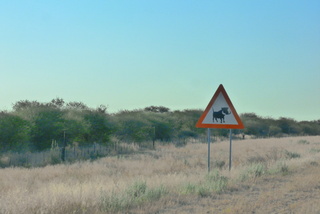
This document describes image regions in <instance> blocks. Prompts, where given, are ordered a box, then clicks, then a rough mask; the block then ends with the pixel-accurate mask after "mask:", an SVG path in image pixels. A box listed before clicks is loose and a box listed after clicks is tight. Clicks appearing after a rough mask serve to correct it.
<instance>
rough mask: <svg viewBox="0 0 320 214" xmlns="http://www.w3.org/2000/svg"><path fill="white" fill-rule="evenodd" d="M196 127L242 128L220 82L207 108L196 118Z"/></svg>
mask: <svg viewBox="0 0 320 214" xmlns="http://www.w3.org/2000/svg"><path fill="white" fill-rule="evenodd" d="M196 127H198V128H217V129H219V128H220V129H243V128H244V125H243V123H242V121H241V119H240V117H239V115H238V114H237V112H236V110H235V108H234V107H233V105H232V103H231V100H230V99H229V96H228V94H227V92H226V91H225V89H224V87H223V85H222V84H221V85H219V87H218V89H217V91H216V92H215V94H214V95H213V97H212V99H211V100H210V102H209V104H208V106H207V108H206V109H205V110H204V112H203V114H202V115H201V117H200V119H199V120H198V122H197V124H196Z"/></svg>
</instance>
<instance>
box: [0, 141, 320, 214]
mask: <svg viewBox="0 0 320 214" xmlns="http://www.w3.org/2000/svg"><path fill="white" fill-rule="evenodd" d="M228 158H229V142H228V141H221V142H217V143H214V144H212V146H211V166H212V173H210V174H209V175H208V173H207V145H206V144H202V143H190V144H187V145H186V146H185V147H182V148H176V147H174V146H173V145H167V146H159V147H158V148H157V149H156V150H155V151H145V152H143V153H139V154H131V155H124V156H118V157H106V158H102V159H99V160H97V161H94V162H81V163H74V164H69V165H68V164H67V165H63V164H61V165H55V166H46V167H43V168H31V169H25V168H5V169H0V192H1V194H0V213H116V212H119V213H126V212H129V213H130V212H131V213H155V212H159V211H161V212H163V213H171V211H172V213H174V212H175V213H183V212H180V211H181V210H176V209H178V208H179V207H180V208H181V207H183V204H184V203H186V204H188V203H191V204H192V201H193V200H195V199H197V200H200V199H201V200H208V201H211V203H212V200H214V198H215V197H218V196H219V195H220V196H219V197H222V196H221V195H223V194H231V195H233V194H234V196H233V197H234V198H235V199H237V200H235V201H234V202H233V206H232V207H230V206H227V205H226V207H224V205H222V204H221V205H218V206H217V207H220V206H221V207H224V208H221V209H220V208H219V209H220V210H214V209H211V208H210V210H211V211H212V213H217V212H222V213H223V212H224V213H237V212H238V213H241V212H242V211H252V210H253V209H255V207H257V206H261V204H262V203H264V202H265V201H266V200H269V199H270V200H272V197H273V195H272V194H273V193H271V192H268V191H265V192H266V194H267V195H263V194H262V196H261V198H257V201H256V203H255V204H253V203H250V202H251V200H252V199H251V197H239V198H237V197H238V196H237V193H233V192H234V191H235V192H239V191H240V192H241V191H242V189H246V186H251V187H252V185H253V184H256V183H259V182H263V179H262V178H268V179H271V180H272V179H275V180H277V179H278V178H279V177H280V178H281V177H282V176H291V175H293V174H294V173H296V172H297V173H298V172H299V170H300V169H303V168H310V167H313V168H312V169H317V170H319V173H318V174H317V173H316V172H314V171H315V170H311V171H310V172H309V171H308V172H309V173H308V174H307V175H305V176H302V175H301V176H300V177H299V176H298V177H297V179H298V181H294V182H292V183H291V184H288V185H287V186H285V187H283V188H285V189H284V190H283V191H285V192H289V193H290V191H293V192H294V191H296V190H297V188H298V189H299V188H300V189H303V190H305V189H310V188H313V187H319V190H318V191H320V181H319V175H320V167H319V165H320V137H319V136H314V137H309V136H303V137H288V138H271V139H248V140H237V141H233V168H232V170H231V171H230V172H229V170H228ZM314 176H318V177H314ZM251 187H250V188H251ZM248 188H249V187H248ZM290 188H291V189H290ZM297 191H298V190H297ZM268 194H269V195H268ZM188 198H189V199H188ZM222 202H223V201H222ZM298 202H299V203H301V201H300V200H299V201H298ZM203 203H204V202H203ZM292 204H294V203H292ZM292 204H291V205H292ZM306 204H308V202H306ZM295 206H296V208H295ZM307 206H308V207H304V208H303V204H300V205H299V204H296V205H292V207H291V209H292V210H293V211H295V209H296V210H298V207H299V209H300V210H302V211H305V210H306V211H308V212H309V213H316V211H317V212H319V211H320V205H318V204H315V205H314V204H312V205H310V203H309V205H307ZM185 207H188V206H187V205H186V206H185ZM194 207H195V205H194V206H193V208H190V209H187V208H186V211H185V212H184V213H193V211H195V208H194ZM169 208H170V209H169ZM202 209H204V208H203V207H202V208H199V209H198V210H197V211H198V212H201V211H204V210H202ZM170 210H171V211H170ZM188 211H190V212H188ZM207 211H208V210H207ZM271 212H272V210H271ZM209 213H210V212H209ZM262 213H263V212H262Z"/></svg>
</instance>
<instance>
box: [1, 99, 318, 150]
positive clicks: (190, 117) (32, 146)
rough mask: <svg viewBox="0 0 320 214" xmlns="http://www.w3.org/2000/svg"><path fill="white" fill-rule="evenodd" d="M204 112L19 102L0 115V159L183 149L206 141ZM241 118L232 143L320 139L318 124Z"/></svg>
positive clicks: (223, 133)
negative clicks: (161, 145)
mask: <svg viewBox="0 0 320 214" xmlns="http://www.w3.org/2000/svg"><path fill="white" fill-rule="evenodd" d="M202 111H203V110H199V109H196V110H183V111H171V110H170V109H169V108H166V107H163V106H149V107H146V108H144V109H137V110H132V111H128V110H124V111H120V112H117V113H114V114H109V113H108V112H107V108H106V107H105V106H104V105H100V106H98V107H97V108H95V109H93V108H89V107H88V106H86V105H85V104H84V103H82V102H69V103H65V102H64V100H63V99H61V98H56V99H53V100H51V101H50V102H48V103H40V102H37V101H28V100H22V101H18V102H16V103H15V104H13V108H12V111H10V112H7V111H2V112H0V153H4V152H39V151H46V150H48V149H50V148H52V144H53V143H55V144H56V145H57V146H58V147H60V148H62V147H65V146H74V145H75V144H76V145H77V146H93V145H94V144H99V145H105V146H114V145H115V144H117V143H119V142H121V143H129V144H131V143H134V144H136V145H138V146H140V147H150V146H151V145H152V147H154V146H155V145H154V143H155V141H161V142H174V144H175V145H176V146H184V144H185V143H186V141H187V140H188V139H189V138H195V139H199V138H202V137H204V136H205V129H198V128H196V127H195V124H196V122H197V120H198V119H199V117H200V115H201V114H202ZM240 116H241V119H242V121H243V123H244V125H245V129H244V130H234V132H233V133H234V134H235V137H236V136H238V137H245V136H253V137H283V136H299V135H300V136H301V135H319V134H320V120H315V121H301V122H297V121H295V120H293V119H290V118H279V119H277V120H276V119H272V118H262V117H259V116H257V115H256V114H254V113H244V114H241V115H240ZM228 133H229V132H228V130H225V129H214V130H212V135H214V136H222V137H223V136H227V135H228ZM299 143H301V144H304V143H307V142H303V141H301V142H299Z"/></svg>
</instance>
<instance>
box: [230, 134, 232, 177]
mask: <svg viewBox="0 0 320 214" xmlns="http://www.w3.org/2000/svg"><path fill="white" fill-rule="evenodd" d="M229 137H230V152H229V171H230V170H231V165H232V129H230V133H229Z"/></svg>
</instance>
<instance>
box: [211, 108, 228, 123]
mask: <svg viewBox="0 0 320 214" xmlns="http://www.w3.org/2000/svg"><path fill="white" fill-rule="evenodd" d="M212 111H213V118H212V119H213V122H214V120H216V122H218V119H220V123H225V120H224V116H225V115H229V114H231V111H230V112H229V111H228V107H222V108H221V110H220V111H214V109H213V108H212Z"/></svg>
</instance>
